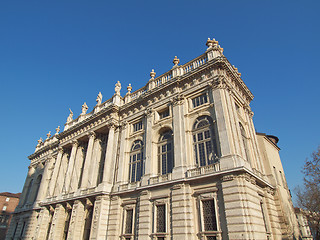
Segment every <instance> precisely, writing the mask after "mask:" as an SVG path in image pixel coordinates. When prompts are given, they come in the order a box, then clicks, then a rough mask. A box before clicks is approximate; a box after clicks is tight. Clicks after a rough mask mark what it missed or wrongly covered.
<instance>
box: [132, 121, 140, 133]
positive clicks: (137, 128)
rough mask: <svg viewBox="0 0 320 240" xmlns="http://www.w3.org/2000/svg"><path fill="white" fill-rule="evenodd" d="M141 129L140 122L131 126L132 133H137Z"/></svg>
mask: <svg viewBox="0 0 320 240" xmlns="http://www.w3.org/2000/svg"><path fill="white" fill-rule="evenodd" d="M141 129H142V121H140V122H137V123H135V124H133V132H136V131H139V130H141Z"/></svg>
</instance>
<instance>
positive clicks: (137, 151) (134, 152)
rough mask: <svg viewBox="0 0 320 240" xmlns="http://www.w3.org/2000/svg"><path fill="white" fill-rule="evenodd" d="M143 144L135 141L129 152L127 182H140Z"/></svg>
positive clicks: (142, 167)
mask: <svg viewBox="0 0 320 240" xmlns="http://www.w3.org/2000/svg"><path fill="white" fill-rule="evenodd" d="M143 160H144V159H143V142H142V141H140V140H136V141H135V142H134V143H133V145H132V147H131V152H130V166H129V181H130V182H136V181H140V179H141V177H142V175H143V171H144V170H143V169H144V166H143Z"/></svg>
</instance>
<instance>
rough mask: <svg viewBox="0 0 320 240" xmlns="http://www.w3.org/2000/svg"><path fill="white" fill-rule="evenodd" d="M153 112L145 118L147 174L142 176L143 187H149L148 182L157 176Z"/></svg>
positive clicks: (145, 164)
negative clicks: (154, 155)
mask: <svg viewBox="0 0 320 240" xmlns="http://www.w3.org/2000/svg"><path fill="white" fill-rule="evenodd" d="M153 116H154V114H153V112H152V111H151V110H150V111H147V112H146V117H145V121H146V124H145V126H146V131H145V142H144V145H145V161H144V168H145V172H144V175H143V176H142V180H141V182H142V185H147V184H148V180H149V178H150V177H151V176H153V175H155V173H154V172H153V169H154V165H155V164H156V161H153V159H152V142H153V141H152V124H153V123H152V119H153Z"/></svg>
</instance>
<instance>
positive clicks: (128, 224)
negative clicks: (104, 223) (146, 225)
mask: <svg viewBox="0 0 320 240" xmlns="http://www.w3.org/2000/svg"><path fill="white" fill-rule="evenodd" d="M132 222H133V209H128V210H127V216H126V229H125V233H132Z"/></svg>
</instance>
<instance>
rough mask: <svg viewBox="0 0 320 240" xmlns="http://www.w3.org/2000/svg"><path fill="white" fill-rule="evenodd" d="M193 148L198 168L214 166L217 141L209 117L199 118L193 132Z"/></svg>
mask: <svg viewBox="0 0 320 240" xmlns="http://www.w3.org/2000/svg"><path fill="white" fill-rule="evenodd" d="M192 135H193V136H192V137H193V147H194V153H195V158H196V164H197V165H198V166H201V167H202V166H207V165H210V164H213V163H214V162H215V160H216V159H217V155H218V153H217V139H216V136H215V133H214V127H213V121H212V119H211V118H210V117H209V116H201V117H198V118H197V119H196V121H195V123H194V125H193V131H192Z"/></svg>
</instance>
